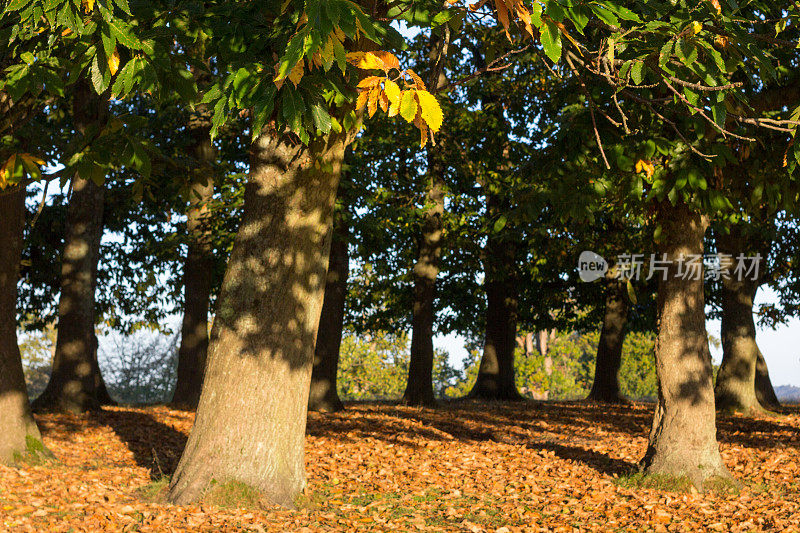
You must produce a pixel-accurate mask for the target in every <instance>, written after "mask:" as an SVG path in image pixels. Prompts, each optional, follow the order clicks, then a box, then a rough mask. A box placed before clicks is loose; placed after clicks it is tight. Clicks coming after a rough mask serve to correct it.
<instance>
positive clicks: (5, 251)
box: [0, 186, 46, 464]
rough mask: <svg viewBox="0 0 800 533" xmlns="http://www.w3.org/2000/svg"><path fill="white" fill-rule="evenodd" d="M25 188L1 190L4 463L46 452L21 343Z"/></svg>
mask: <svg viewBox="0 0 800 533" xmlns="http://www.w3.org/2000/svg"><path fill="white" fill-rule="evenodd" d="M24 213H25V189H24V188H22V187H13V186H12V187H8V188H6V189H5V190H4V191H2V192H0V413H2V414H3V427H2V429H3V431H2V432H1V433H0V463H4V464H8V463H11V462H18V461H20V460H22V459H24V458H26V456H32V457H33V458H35V456H36V455H37V454H38V453H40V452H45V451H46V450H45V448H44V446H43V445H42V436H41V434H40V433H39V428H38V427H37V426H36V422H35V421H34V420H33V416H32V415H31V410H30V406H29V404H28V392H27V389H26V387H25V376H24V375H23V373H22V360H21V358H20V353H19V346H18V345H17V316H16V315H17V314H16V307H17V306H16V299H17V279H18V276H19V263H20V259H21V256H22V229H23V224H24V222H25V217H24Z"/></svg>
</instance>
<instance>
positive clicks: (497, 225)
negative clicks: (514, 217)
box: [493, 215, 508, 233]
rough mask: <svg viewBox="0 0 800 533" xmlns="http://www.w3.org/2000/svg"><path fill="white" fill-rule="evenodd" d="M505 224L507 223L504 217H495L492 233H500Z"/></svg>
mask: <svg viewBox="0 0 800 533" xmlns="http://www.w3.org/2000/svg"><path fill="white" fill-rule="evenodd" d="M506 222H508V220H507V219H506V216H505V215H500V216H499V217H497V220H495V221H494V228H493V229H494V232H495V233H499V232H501V231H502V230H503V228H504V227H506Z"/></svg>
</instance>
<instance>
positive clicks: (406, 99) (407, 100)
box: [400, 90, 418, 122]
mask: <svg viewBox="0 0 800 533" xmlns="http://www.w3.org/2000/svg"><path fill="white" fill-rule="evenodd" d="M414 92H415V91H411V90H409V91H403V92H402V94H401V95H400V116H401V117H403V118H404V119H406V121H407V122H413V121H414V118H415V117H416V116H417V109H418V105H417V100H416V99H415V98H414Z"/></svg>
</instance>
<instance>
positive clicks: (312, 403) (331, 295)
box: [308, 213, 350, 412]
mask: <svg viewBox="0 0 800 533" xmlns="http://www.w3.org/2000/svg"><path fill="white" fill-rule="evenodd" d="M348 233H349V232H348V228H347V221H346V220H345V219H344V216H343V213H337V216H336V220H335V221H334V227H333V236H332V237H331V253H330V258H329V260H328V274H327V278H326V280H325V298H324V299H323V303H322V314H321V315H320V319H319V332H318V333H317V346H316V348H315V350H314V367H313V369H312V372H311V390H310V392H309V396H308V409H309V411H324V412H334V411H341V410H342V409H344V405H343V404H342V400H340V399H339V393H338V391H337V390H336V373H337V371H338V370H339V349H340V347H341V344H342V326H343V323H344V305H345V300H346V297H347V277H348V275H349V274H350V255H349V253H348V250H347V241H348Z"/></svg>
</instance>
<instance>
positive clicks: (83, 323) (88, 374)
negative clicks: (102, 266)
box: [33, 176, 104, 413]
mask: <svg viewBox="0 0 800 533" xmlns="http://www.w3.org/2000/svg"><path fill="white" fill-rule="evenodd" d="M103 197H104V189H103V187H100V186H97V185H95V184H94V183H92V182H91V181H88V180H85V179H82V178H80V177H78V176H76V177H75V178H74V179H73V180H72V196H71V197H70V200H69V207H68V208H67V235H66V240H65V243H64V252H63V254H62V258H61V296H60V299H59V304H58V337H57V338H56V351H55V355H54V356H53V370H52V373H51V374H50V380H49V381H48V383H47V387H46V388H45V390H44V392H42V394H41V395H40V396H39V397H38V398H37V399H36V400H35V401H34V403H33V405H34V409H35V410H47V411H66V412H73V413H81V412H84V411H89V410H95V409H99V407H100V402H99V399H98V397H97V384H98V383H99V380H100V379H101V378H100V376H99V365H98V364H97V348H96V342H97V341H96V339H95V331H94V327H95V285H96V283H95V280H96V277H97V262H98V260H99V259H100V238H101V237H102V234H103Z"/></svg>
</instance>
